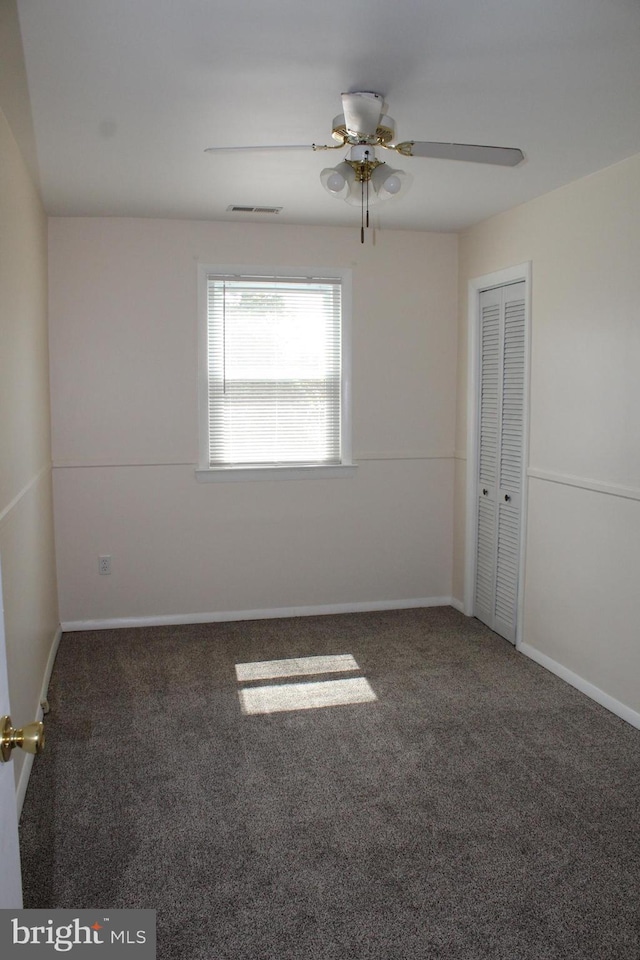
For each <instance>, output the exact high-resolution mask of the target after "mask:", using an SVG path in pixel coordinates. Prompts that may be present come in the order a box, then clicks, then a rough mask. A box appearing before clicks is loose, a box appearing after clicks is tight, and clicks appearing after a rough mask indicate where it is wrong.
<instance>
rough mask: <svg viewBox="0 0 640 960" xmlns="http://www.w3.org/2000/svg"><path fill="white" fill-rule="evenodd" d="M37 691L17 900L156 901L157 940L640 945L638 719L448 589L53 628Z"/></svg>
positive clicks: (571, 959) (594, 948) (593, 949)
mask: <svg viewBox="0 0 640 960" xmlns="http://www.w3.org/2000/svg"><path fill="white" fill-rule="evenodd" d="M346 655H351V656H352V657H353V658H354V659H355V666H354V665H353V663H352V661H350V660H349V659H348V658H347V657H346ZM334 656H338V657H339V658H340V659H339V660H336V661H335V664H336V666H335V670H336V672H335V673H330V672H328V671H329V670H330V668H331V663H332V661H330V660H325V659H322V660H317V661H308V662H304V661H303V663H302V664H300V663H298V664H297V665H294V666H293V667H292V669H291V671H287V670H286V669H285V668H286V666H287V665H286V664H285V665H284V667H283V666H282V665H280V667H277V666H276V667H275V668H274V674H275V675H276V676H274V677H270V676H269V668H243V669H244V673H243V674H242V676H243V677H244V679H242V680H240V681H239V680H238V674H237V671H236V664H239V663H240V664H252V663H256V662H258V663H262V662H265V661H281V660H286V659H290V658H312V657H322V658H327V657H334ZM314 664H317V667H314ZM296 670H297V671H298V675H296V674H295V671H296ZM252 671H253V674H252ZM287 672H289V673H290V675H289V676H282V674H283V673H284V674H287ZM246 677H248V679H246ZM349 681H356V682H355V683H354V684H350V683H349ZM336 682H337V683H338V686H335V683H336ZM311 684H313V685H315V686H314V687H313V688H312V687H311V686H310V685H311ZM284 687H286V688H287V689H284V690H282V689H279V688H284ZM257 688H261V689H260V690H258V693H257V699H256V690H257ZM275 688H278V689H275ZM351 688H353V690H356V691H359V693H358V694H357V696H358V697H360V701H361V702H355V703H350V702H344V703H341V704H338V705H333V706H316V707H312V706H311V703H312V702H313V703H320V702H327V697H328V702H332V698H334V695H336V694H337V696H338V699H341V698H342V699H346V700H347V701H348V699H349V690H350V689H351ZM363 690H364V691H366V690H369V691H372V693H371V692H370V693H369V694H368V696H367V697H364V698H363V697H361V696H360V694H362V692H363ZM246 691H252V693H251V695H250V696H251V697H252V698H253V699H249V700H247V696H249V695H248V694H247V693H246ZM319 691H320V692H319ZM312 693H313V697H315V700H314V699H313V698H311V700H310V699H309V698H310V697H311V694H312ZM240 695H242V696H243V697H244V698H245V699H244V700H242V701H241V699H240ZM49 696H50V703H51V713H50V714H49V716H48V717H47V724H46V725H47V750H46V752H45V754H43V756H41V757H39V758H37V760H36V763H35V764H34V767H33V772H32V776H31V780H30V784H29V788H28V791H27V797H26V800H25V804H24V809H23V815H22V821H21V850H22V858H23V880H24V888H25V906H26V907H33V908H35V907H48V908H52V907H69V908H85V907H86V908H88V907H92V908H93V907H99V908H102V907H104V908H107V907H111V908H114V909H115V908H130V907H147V908H154V909H156V910H157V934H158V958H160V960H345V958H355V960H414V958H416V960H418V958H420V960H440V958H442V960H560V958H562V960H638V958H639V957H640V912H639V911H640V906H639V905H640V834H639V829H638V826H639V824H640V731H638V730H636V729H634V728H632V727H631V726H629V725H627V724H626V723H624V722H623V721H622V720H620V719H618V718H617V717H615V716H613V715H612V714H610V713H608V712H607V711H606V710H604V709H603V708H601V707H599V706H598V705H597V704H595V703H594V702H592V701H591V700H589V699H587V698H586V697H584V696H583V695H582V694H580V693H579V692H577V691H576V690H574V689H573V688H572V687H569V686H567V685H566V684H564V683H563V682H562V681H560V680H559V679H558V678H556V677H554V676H553V675H551V674H550V673H548V672H547V671H545V670H544V669H542V668H541V667H539V666H537V665H536V664H534V663H533V662H531V661H530V660H527V659H526V658H525V657H523V656H521V655H520V654H518V653H517V652H516V651H515V650H514V649H513V648H512V647H511V646H510V645H509V644H507V643H506V642H505V641H503V640H502V639H501V638H499V637H497V636H496V635H495V634H493V633H491V631H489V630H487V629H486V628H485V627H484V626H483V625H482V624H480V623H479V622H478V621H477V620H472V619H467V618H466V617H464V616H462V615H461V614H459V613H457V612H456V611H455V610H453V609H452V608H449V607H439V608H431V609H422V610H407V611H389V612H383V613H363V614H349V615H339V616H327V617H310V618H299V619H288V620H261V621H252V622H243V623H227V624H208V625H195V626H180V627H157V628H148V629H130V630H117V631H104V632H102V631H101V632H93V633H74V634H66V635H65V636H63V638H62V640H61V644H60V649H59V653H58V656H57V659H56V664H55V669H54V673H53V677H52V681H51V687H50V694H49ZM374 696H375V699H373V697H374ZM305 698H306V699H305ZM243 703H244V709H243V706H242V704H243ZM248 704H249V705H248ZM251 704H253V706H251ZM255 704H258V706H257V707H256V706H255ZM260 704H262V706H260ZM285 706H286V707H288V709H283V707H285ZM250 709H263V710H264V709H266V710H271V711H272V712H262V713H251V712H247V711H248V710H250Z"/></svg>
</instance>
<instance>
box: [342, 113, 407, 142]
mask: <svg viewBox="0 0 640 960" xmlns="http://www.w3.org/2000/svg"><path fill="white" fill-rule="evenodd" d="M395 133H396V124H395V121H394V120H392V118H391V117H387V116H386V115H384V116H382V117H380V121H379V123H378V126H377V127H376V132H375V133H373V134H357V135H354V134H352V133H349V132H348V130H347V125H346V123H345V119H344V114H343V113H339V114H338V116H337V117H334V118H333V123H332V128H331V136H332V137H333V139H334V140H337V141H338V143H350V144H351V145H352V146H355V145H356V144H358V143H370V144H374V145H375V144H379V145H382V144H385V143H391V141H392V140H393V138H394V136H395Z"/></svg>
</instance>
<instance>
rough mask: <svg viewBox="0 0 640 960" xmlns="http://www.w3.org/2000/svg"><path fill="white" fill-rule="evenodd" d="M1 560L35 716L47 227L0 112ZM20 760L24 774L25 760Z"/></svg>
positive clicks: (43, 584)
mask: <svg viewBox="0 0 640 960" xmlns="http://www.w3.org/2000/svg"><path fill="white" fill-rule="evenodd" d="M0 171H1V175H0V224H1V229H0V303H1V311H0V345H1V347H0V559H1V562H2V579H3V588H4V607H5V614H4V615H5V628H6V639H7V661H8V671H9V693H10V698H11V709H12V716H13V719H14V721H16V722H18V721H19V722H21V723H26V722H29V721H30V720H33V719H35V714H36V710H37V708H38V705H39V700H40V691H41V687H42V684H43V681H44V679H45V673H46V669H47V662H48V658H49V654H50V651H51V648H52V644H53V643H54V641H55V637H56V630H57V626H58V611H57V599H56V578H55V563H54V552H53V520H52V504H51V453H50V437H49V379H48V341H47V223H46V217H45V215H44V212H43V210H42V206H41V203H40V200H39V197H38V193H37V191H36V189H35V187H34V185H33V182H32V180H31V177H30V175H29V173H28V171H27V168H26V166H25V163H24V161H23V158H22V155H21V153H20V150H19V149H18V146H17V144H16V141H15V139H14V137H13V134H12V131H11V129H10V127H9V124H8V122H7V120H6V117H5V115H4V113H3V112H2V111H0ZM16 753H17V754H18V755H17V756H16V757H15V770H16V777H19V775H20V773H21V770H22V765H23V761H24V756H23V755H21V752H20V751H16Z"/></svg>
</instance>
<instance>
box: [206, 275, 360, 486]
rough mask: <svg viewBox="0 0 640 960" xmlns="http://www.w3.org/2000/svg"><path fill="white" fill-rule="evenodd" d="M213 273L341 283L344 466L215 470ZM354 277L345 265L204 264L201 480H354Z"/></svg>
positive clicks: (341, 437) (229, 467) (221, 467)
mask: <svg viewBox="0 0 640 960" xmlns="http://www.w3.org/2000/svg"><path fill="white" fill-rule="evenodd" d="M212 274H217V275H221V276H231V277H237V278H238V279H240V278H241V277H243V276H251V277H257V276H260V277H265V278H268V279H271V278H272V279H274V280H277V279H279V278H291V277H295V278H300V279H317V278H322V279H327V278H331V279H339V280H340V281H341V286H342V297H341V305H342V310H341V377H340V379H341V384H340V463H338V464H305V465H303V466H299V465H291V466H288V465H286V464H285V465H282V464H264V465H262V464H261V465H257V466H256V465H252V466H250V467H244V466H234V465H231V464H230V465H229V466H225V465H222V464H220V465H217V466H211V464H210V462H209V389H208V386H209V384H208V378H209V371H208V355H207V353H208V346H207V334H208V316H207V313H208V311H207V280H208V277H209V276H211V275H212ZM351 277H352V274H351V270H350V269H348V268H345V267H331V268H327V267H313V268H312V267H281V266H279V267H272V266H264V265H262V266H254V265H248V264H211V263H198V449H199V453H198V457H199V465H198V467H197V469H196V479H197V480H199V481H201V482H211V481H213V482H218V481H222V482H226V481H233V480H277V479H279V480H302V479H309V478H312V479H334V478H339V477H351V476H354V474H355V470H356V464H354V463H353V460H352V448H351V318H352V280H351Z"/></svg>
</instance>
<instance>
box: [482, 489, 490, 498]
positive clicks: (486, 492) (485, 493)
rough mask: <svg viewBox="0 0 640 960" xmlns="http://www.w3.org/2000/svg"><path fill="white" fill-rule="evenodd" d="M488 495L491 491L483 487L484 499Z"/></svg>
mask: <svg viewBox="0 0 640 960" xmlns="http://www.w3.org/2000/svg"><path fill="white" fill-rule="evenodd" d="M488 493H489V491H488V490H487V488H486V487H483V488H482V496H483V497H486V495H487V494H488Z"/></svg>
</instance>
